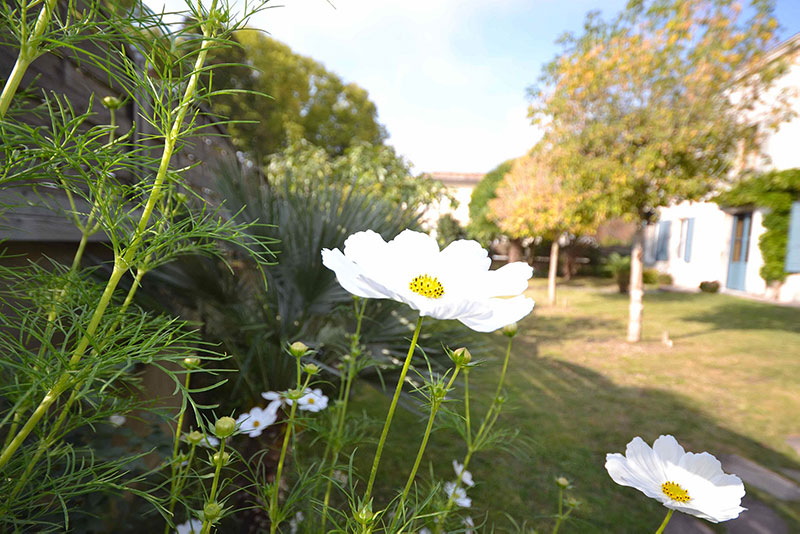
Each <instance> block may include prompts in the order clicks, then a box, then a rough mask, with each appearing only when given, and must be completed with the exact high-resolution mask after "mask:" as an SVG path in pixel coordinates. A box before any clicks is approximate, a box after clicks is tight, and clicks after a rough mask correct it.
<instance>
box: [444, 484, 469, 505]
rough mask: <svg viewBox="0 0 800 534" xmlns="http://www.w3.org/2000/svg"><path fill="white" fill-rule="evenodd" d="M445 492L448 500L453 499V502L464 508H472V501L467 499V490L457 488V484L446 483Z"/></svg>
mask: <svg viewBox="0 0 800 534" xmlns="http://www.w3.org/2000/svg"><path fill="white" fill-rule="evenodd" d="M444 492H445V493H447V498H448V499H449V498H450V497H453V493H455V497H453V502H454V503H456V504H457V505H458V506H460V507H462V508H469V507H470V506H472V499H470V498H469V497H467V490H465V489H464V488H462V487H458V488H457V487H456V483H455V482H446V483H445V485H444Z"/></svg>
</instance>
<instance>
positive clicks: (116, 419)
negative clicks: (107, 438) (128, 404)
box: [108, 414, 128, 428]
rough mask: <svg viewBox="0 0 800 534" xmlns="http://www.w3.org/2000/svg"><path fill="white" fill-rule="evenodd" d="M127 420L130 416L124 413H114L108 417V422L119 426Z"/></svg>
mask: <svg viewBox="0 0 800 534" xmlns="http://www.w3.org/2000/svg"><path fill="white" fill-rule="evenodd" d="M127 420H128V418H127V417H125V416H124V415H116V414H114V415H112V416H111V417H109V418H108V422H109V423H111V425H112V426H115V427H117V428H119V427H121V426H122V425H124V424H125V421H127Z"/></svg>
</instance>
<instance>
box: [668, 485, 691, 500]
mask: <svg viewBox="0 0 800 534" xmlns="http://www.w3.org/2000/svg"><path fill="white" fill-rule="evenodd" d="M661 491H663V492H664V495H666V496H667V497H669V498H670V499H672V500H673V501H678V502H689V501H691V500H692V498H691V497H689V492H688V491H686V490H685V489H683V488H682V487H681V486H680V485H679V484H677V483H675V482H664V483H663V484H661Z"/></svg>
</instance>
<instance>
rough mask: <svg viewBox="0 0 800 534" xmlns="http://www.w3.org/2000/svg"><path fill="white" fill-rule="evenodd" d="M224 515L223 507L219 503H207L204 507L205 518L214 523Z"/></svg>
mask: <svg viewBox="0 0 800 534" xmlns="http://www.w3.org/2000/svg"><path fill="white" fill-rule="evenodd" d="M221 515H222V506H221V505H220V504H219V503H218V502H207V503H206V505H205V506H204V507H203V517H204V518H205V520H206V521H211V522H212V523H213V522H214V521H215V520H217V519H219V517H220V516H221Z"/></svg>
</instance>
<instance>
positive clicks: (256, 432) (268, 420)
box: [236, 404, 278, 438]
mask: <svg viewBox="0 0 800 534" xmlns="http://www.w3.org/2000/svg"><path fill="white" fill-rule="evenodd" d="M277 419H278V410H277V407H276V408H275V409H274V410H273V409H272V404H270V405H269V406H268V407H267V408H260V407H258V406H256V407H254V408H253V409H252V410H250V411H249V412H247V413H243V414H242V415H240V416H239V417H237V418H236V424H237V425H239V430H241V431H242V432H244V433H245V434H247V435H248V436H250V437H251V438H257V437H258V436H260V435H261V433H262V432H263V431H264V429H265V428H267V427H268V426H269V425H271V424H272V423H274V422H275V421H276V420H277Z"/></svg>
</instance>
